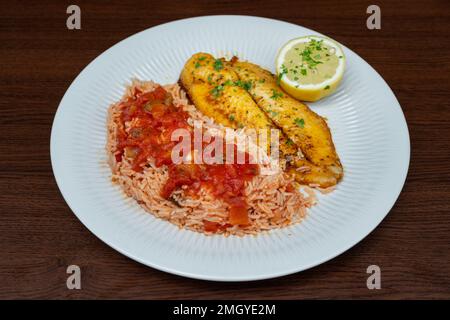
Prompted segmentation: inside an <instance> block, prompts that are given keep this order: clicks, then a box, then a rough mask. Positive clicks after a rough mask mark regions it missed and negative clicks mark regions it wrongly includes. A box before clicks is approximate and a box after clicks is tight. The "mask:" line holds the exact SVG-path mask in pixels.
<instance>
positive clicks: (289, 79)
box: [276, 36, 345, 101]
mask: <svg viewBox="0 0 450 320" xmlns="http://www.w3.org/2000/svg"><path fill="white" fill-rule="evenodd" d="M344 69H345V55H344V52H343V51H342V48H341V46H340V45H339V44H338V43H337V42H336V41H334V40H331V39H329V38H325V37H319V36H306V37H300V38H296V39H293V40H291V41H289V42H288V43H286V44H285V45H284V46H283V47H282V48H281V49H280V50H279V52H278V56H277V60H276V72H277V76H278V80H279V83H280V85H281V87H282V88H283V89H284V90H285V91H286V92H287V93H289V94H290V95H291V96H293V97H294V98H296V99H299V100H303V101H317V100H319V99H321V98H323V97H326V96H328V95H330V94H332V93H333V92H334V91H335V90H336V88H337V87H338V86H339V83H340V82H341V80H342V76H343V75H344Z"/></svg>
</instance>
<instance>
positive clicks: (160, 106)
mask: <svg viewBox="0 0 450 320" xmlns="http://www.w3.org/2000/svg"><path fill="white" fill-rule="evenodd" d="M120 108H121V110H122V112H121V122H122V128H120V129H119V131H118V133H117V140H118V149H119V151H120V152H119V154H117V155H116V160H117V161H118V162H120V161H122V157H123V156H125V157H127V158H130V159H131V162H132V168H133V170H135V171H137V172H141V171H142V170H143V167H144V165H145V164H146V163H147V159H148V157H152V158H153V159H154V160H155V165H156V166H157V167H161V166H163V165H167V167H168V172H169V179H168V181H167V183H166V184H165V185H164V186H163V188H162V190H161V196H162V197H164V198H166V199H167V198H170V196H171V194H172V192H173V191H175V190H177V189H179V188H181V187H182V186H188V189H187V190H188V191H187V192H188V193H189V194H190V195H191V196H195V195H196V194H198V191H199V190H200V188H206V189H208V191H209V192H211V193H212V194H213V195H214V196H215V197H216V198H220V199H223V200H224V201H225V202H226V203H228V205H229V219H228V220H229V224H225V225H221V224H219V223H215V222H211V221H207V220H205V221H204V228H205V231H210V232H217V231H219V230H222V229H225V228H227V227H229V226H232V225H248V223H249V218H248V213H247V208H248V205H247V202H246V199H245V192H244V190H245V182H246V181H249V180H251V179H252V178H253V177H254V176H256V175H258V174H259V169H258V166H257V165H255V164H250V163H248V161H246V162H245V163H244V164H238V163H236V161H234V163H232V164H174V163H173V161H172V158H171V155H172V148H173V147H174V146H175V145H177V144H178V141H171V136H172V133H173V131H174V130H176V129H180V128H183V129H186V130H188V131H189V132H190V134H191V141H192V143H193V130H192V127H191V126H190V125H189V124H188V122H187V119H188V118H189V115H188V114H187V113H186V112H185V111H183V110H182V108H177V107H175V106H174V105H173V99H172V96H171V95H170V94H169V93H168V92H166V91H165V90H164V88H162V87H158V88H156V89H155V90H154V91H152V92H145V93H144V92H141V91H140V90H137V89H136V90H135V92H134V95H133V97H131V98H128V99H127V100H126V101H124V102H122V104H121V105H120ZM128 121H132V126H131V128H130V130H129V132H126V131H125V130H124V129H123V128H124V126H125V122H128ZM224 148H225V146H224ZM237 152H238V151H237V146H236V145H234V155H235V160H236V159H237ZM224 154H225V153H224ZM245 159H246V160H249V155H248V154H247V153H246V154H245ZM224 162H225V161H224Z"/></svg>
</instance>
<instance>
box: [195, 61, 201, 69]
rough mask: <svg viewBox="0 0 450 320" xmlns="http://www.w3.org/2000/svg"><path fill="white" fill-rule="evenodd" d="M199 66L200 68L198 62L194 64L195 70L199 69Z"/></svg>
mask: <svg viewBox="0 0 450 320" xmlns="http://www.w3.org/2000/svg"><path fill="white" fill-rule="evenodd" d="M201 66H202V65H201V64H200V62H198V61H197V62H196V63H195V69H197V68H200V67H201Z"/></svg>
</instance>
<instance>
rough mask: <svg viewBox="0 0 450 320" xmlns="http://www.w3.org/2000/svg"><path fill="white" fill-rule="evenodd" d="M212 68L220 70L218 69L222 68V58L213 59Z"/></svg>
mask: <svg viewBox="0 0 450 320" xmlns="http://www.w3.org/2000/svg"><path fill="white" fill-rule="evenodd" d="M214 69H215V70H216V71H220V70H222V69H223V62H222V60H220V59H216V60H214Z"/></svg>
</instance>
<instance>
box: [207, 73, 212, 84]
mask: <svg viewBox="0 0 450 320" xmlns="http://www.w3.org/2000/svg"><path fill="white" fill-rule="evenodd" d="M208 83H212V74H210V75H208Z"/></svg>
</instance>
